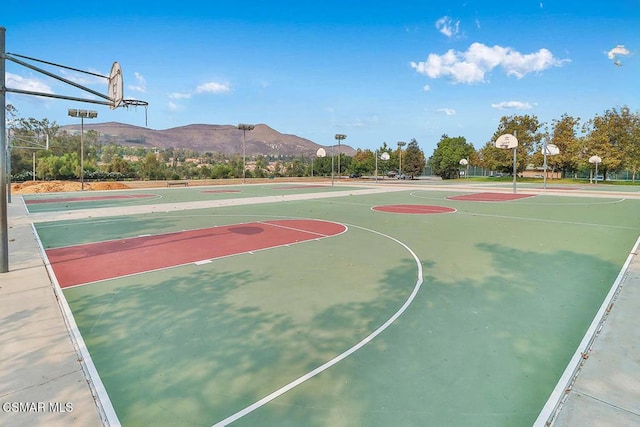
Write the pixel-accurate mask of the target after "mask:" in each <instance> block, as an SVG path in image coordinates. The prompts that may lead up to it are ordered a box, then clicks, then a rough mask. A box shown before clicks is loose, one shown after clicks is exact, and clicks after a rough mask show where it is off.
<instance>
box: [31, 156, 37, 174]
mask: <svg viewBox="0 0 640 427" xmlns="http://www.w3.org/2000/svg"><path fill="white" fill-rule="evenodd" d="M31 180H32V181H35V180H36V152H35V151H34V152H33V176H32V177H31Z"/></svg>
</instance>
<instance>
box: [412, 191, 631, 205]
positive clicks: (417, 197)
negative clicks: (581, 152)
mask: <svg viewBox="0 0 640 427" xmlns="http://www.w3.org/2000/svg"><path fill="white" fill-rule="evenodd" d="M426 191H429V190H420V191H419V192H426ZM465 194H471V193H465ZM546 195H547V194H536V196H546ZM409 196H411V197H415V198H416V199H426V200H442V198H440V197H422V196H419V195H417V194H416V193H415V192H411V193H409ZM552 196H560V197H569V198H570V197H571V196H566V195H552ZM447 197H449V196H446V197H445V198H444V199H445V200H451V199H447ZM574 198H576V199H578V198H588V196H583V197H579V196H576V197H574ZM592 198H594V199H595V198H598V197H592ZM518 200H526V198H523V199H515V200H510V201H511V202H515V201H518ZM626 200H627V199H626V198H624V197H623V198H620V199H616V200H613V201H607V202H585V203H520V204H521V205H526V206H560V207H564V206H584V205H613V204H616V203H622V202H624V201H626ZM452 201H453V202H465V201H466V202H473V203H496V202H490V201H479V200H452Z"/></svg>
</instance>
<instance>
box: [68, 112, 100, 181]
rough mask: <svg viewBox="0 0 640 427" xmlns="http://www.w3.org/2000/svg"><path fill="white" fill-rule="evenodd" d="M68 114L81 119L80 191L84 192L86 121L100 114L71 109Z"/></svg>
mask: <svg viewBox="0 0 640 427" xmlns="http://www.w3.org/2000/svg"><path fill="white" fill-rule="evenodd" d="M68 114H69V116H70V117H80V190H81V191H84V119H95V118H96V117H98V112H97V111H94V110H78V109H75V108H69V110H68Z"/></svg>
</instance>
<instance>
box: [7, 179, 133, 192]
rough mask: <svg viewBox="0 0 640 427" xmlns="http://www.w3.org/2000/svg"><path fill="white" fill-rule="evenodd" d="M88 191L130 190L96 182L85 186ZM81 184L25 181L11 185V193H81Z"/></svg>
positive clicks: (125, 186)
mask: <svg viewBox="0 0 640 427" xmlns="http://www.w3.org/2000/svg"><path fill="white" fill-rule="evenodd" d="M84 188H85V189H86V190H122V189H127V188H130V187H129V186H127V185H126V184H122V183H120V182H95V183H92V184H86V183H85V185H84ZM80 190H81V185H80V183H79V182H72V181H25V182H20V183H15V184H11V192H12V193H14V194H33V193H58V192H67V191H80Z"/></svg>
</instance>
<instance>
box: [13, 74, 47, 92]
mask: <svg viewBox="0 0 640 427" xmlns="http://www.w3.org/2000/svg"><path fill="white" fill-rule="evenodd" d="M5 81H6V85H7V87H8V88H10V89H19V90H26V91H30V92H41V93H53V90H51V86H49V85H48V84H46V83H44V82H42V81H40V80H38V79H27V78H24V77H22V76H19V75H17V74H12V73H6V74H5Z"/></svg>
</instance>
